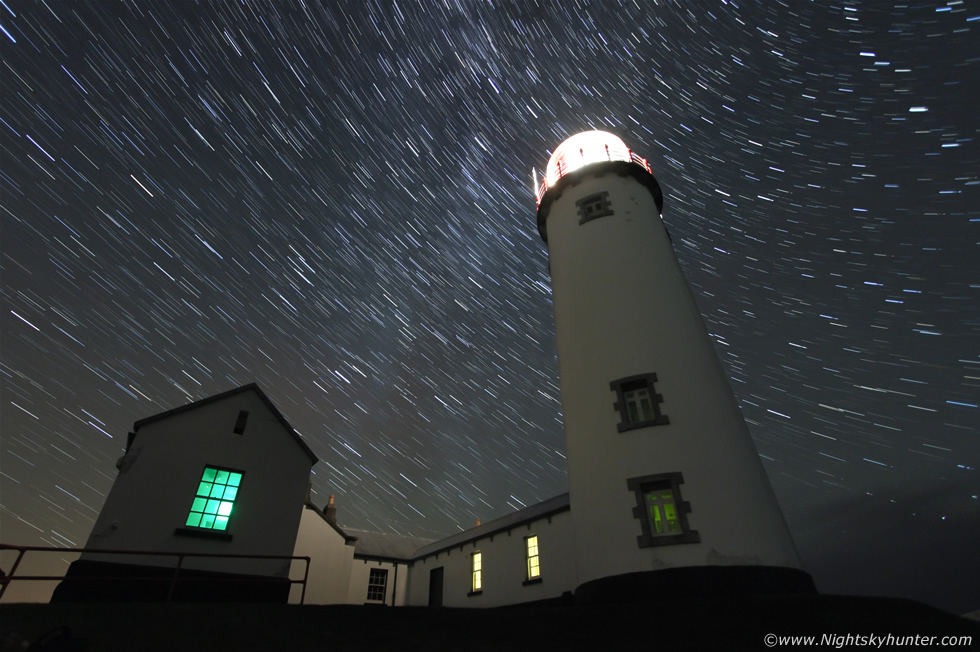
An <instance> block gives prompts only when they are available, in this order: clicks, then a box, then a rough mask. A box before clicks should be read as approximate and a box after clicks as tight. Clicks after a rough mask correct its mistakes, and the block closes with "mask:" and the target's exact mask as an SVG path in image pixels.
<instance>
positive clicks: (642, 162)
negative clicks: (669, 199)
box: [535, 146, 653, 206]
mask: <svg viewBox="0 0 980 652" xmlns="http://www.w3.org/2000/svg"><path fill="white" fill-rule="evenodd" d="M626 153H628V154H629V158H630V162H632V163H636V164H637V165H639V166H642V167H643V169H644V170H646V171H647V172H649V173H650V174H653V170H651V169H650V164H649V163H648V162H647V160H646V159H645V158H643V157H641V156H639V155H637V154H636V153H635V152H634V151H633V150H626ZM606 154H607V156H608V157H609V160H610V161H613V160H617V161H618V160H622V159H619V158H616V159H613V157H612V153H611V152H610V150H609V147H608V146H607V147H606ZM596 162H599V161H596ZM623 162H624V163H625V162H626V161H623ZM582 167H584V166H578V167H574V168H572V170H571V171H572V172H574V171H575V170H581V169H582ZM568 173H569V171H568V166H567V165H564V164H563V162H562V161H559V162H558V178H557V179H555V183H558V179H561V178H562V177H563V176H565V175H566V174H568ZM549 187H550V186H549V184H548V176H547V174H545V177H544V180H542V182H541V185H540V186H538V190H537V193H536V194H535V200H537V205H538V206H540V205H541V199H542V198H543V197H544V194H545V193H546V192H548V188H549Z"/></svg>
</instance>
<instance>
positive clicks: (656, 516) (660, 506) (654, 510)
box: [645, 489, 681, 536]
mask: <svg viewBox="0 0 980 652" xmlns="http://www.w3.org/2000/svg"><path fill="white" fill-rule="evenodd" d="M645 501H646V505H647V514H649V515H650V525H651V526H652V527H651V530H652V532H651V534H653V536H670V535H673V534H680V533H681V524H680V522H679V521H678V520H677V508H676V507H675V506H674V493H673V492H672V491H671V490H670V489H667V490H664V491H651V492H648V493H647V494H646V496H645Z"/></svg>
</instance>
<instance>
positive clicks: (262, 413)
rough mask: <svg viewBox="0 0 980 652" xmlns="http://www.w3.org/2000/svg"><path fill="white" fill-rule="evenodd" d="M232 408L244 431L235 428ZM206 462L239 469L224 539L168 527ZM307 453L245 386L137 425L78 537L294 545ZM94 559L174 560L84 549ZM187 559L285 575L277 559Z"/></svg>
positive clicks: (194, 547)
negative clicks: (91, 520)
mask: <svg viewBox="0 0 980 652" xmlns="http://www.w3.org/2000/svg"><path fill="white" fill-rule="evenodd" d="M239 410H247V411H248V412H249V417H248V422H247V426H246V429H245V432H244V434H241V435H238V434H235V433H234V432H233V430H234V426H235V421H236V419H237V417H238V413H239ZM205 465H215V466H220V467H227V468H231V469H236V470H241V471H243V472H244V477H243V479H242V483H241V486H240V490H239V494H238V497H237V499H236V500H235V505H234V511H233V513H232V517H231V520H230V522H229V527H228V529H227V530H226V532H227V533H228V534H231V535H232V540H231V541H221V540H215V539H206V538H191V537H184V536H176V535H175V534H174V531H175V529H177V528H183V527H184V525H185V522H186V520H187V515H188V512H189V511H190V507H191V503H192V501H193V498H194V495H195V493H196V491H197V486H198V483H199V482H200V480H201V474H202V472H203V471H204V467H205ZM311 466H312V461H311V459H310V457H309V456H308V455H307V454H306V453H305V452H304V451H303V450H302V449H301V448H300V446H298V445H297V443H296V441H295V440H294V439H293V438H292V437H291V436H290V435H289V434H288V432H287V431H286V430H285V428H284V427H283V426H282V425H281V423H280V422H279V421H277V420H276V418H275V415H274V413H273V412H272V411H271V410H270V409H269V408H268V406H267V405H266V404H265V402H263V401H262V399H261V398H260V397H259V395H258V394H257V393H256V392H254V391H251V390H247V391H243V392H240V393H236V394H233V395H231V396H228V397H226V398H224V399H220V400H218V401H214V402H211V403H206V404H204V405H201V406H198V407H196V408H194V409H191V410H188V411H186V412H181V413H178V414H175V415H172V416H170V417H168V418H163V419H160V420H158V421H153V422H150V423H147V424H145V425H143V426H142V427H141V428H140V430H139V432H138V433H137V435H136V438H135V440H134V441H133V444H132V446H131V447H130V449H129V452H128V454H127V455H126V457H125V458H124V459H123V464H122V467H121V470H120V471H119V474H118V476H117V477H116V480H115V482H114V483H113V486H112V489H111V490H110V492H109V495H108V496H107V497H106V501H105V504H104V505H103V507H102V511H101V512H100V513H99V517H98V519H97V520H96V523H95V526H94V528H93V530H92V534H91V536H90V537H89V540H88V542H87V544H86V546H87V547H90V548H113V549H135V550H154V551H169V552H174V551H180V552H203V553H239V554H267V555H292V554H293V547H294V544H295V537H296V531H297V528H298V527H299V522H300V516H301V512H302V510H303V504H304V498H305V495H306V487H307V483H308V479H309V473H310V468H311ZM85 558H86V559H91V560H93V561H114V562H119V563H134V564H147V565H161V566H171V565H173V563H174V562H173V561H172V559H168V558H160V557H150V556H143V557H138V556H137V557H132V556H126V557H107V556H105V555H86V556H85ZM184 565H185V566H186V567H188V568H207V569H209V570H219V571H224V572H239V573H254V574H263V575H276V576H285V574H286V573H287V572H288V568H289V564H288V561H285V560H274V561H273V560H263V561H260V560H253V561H236V562H231V561H221V562H217V561H215V560H201V559H198V560H191V559H189V560H187V561H186V562H185V564H184Z"/></svg>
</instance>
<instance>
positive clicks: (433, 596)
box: [429, 566, 443, 607]
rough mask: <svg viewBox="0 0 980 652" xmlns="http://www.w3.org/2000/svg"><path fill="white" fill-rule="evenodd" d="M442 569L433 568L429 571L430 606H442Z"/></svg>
mask: <svg viewBox="0 0 980 652" xmlns="http://www.w3.org/2000/svg"><path fill="white" fill-rule="evenodd" d="M442 569H443V567H442V566H440V567H439V568H433V569H432V570H430V571H429V606H430V607H441V606H442Z"/></svg>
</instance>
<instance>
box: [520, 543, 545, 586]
mask: <svg viewBox="0 0 980 652" xmlns="http://www.w3.org/2000/svg"><path fill="white" fill-rule="evenodd" d="M524 551H525V554H526V556H527V578H526V579H525V581H524V584H535V583H537V582H540V581H541V562H540V560H539V557H538V537H537V535H531V536H529V537H525V538H524Z"/></svg>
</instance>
